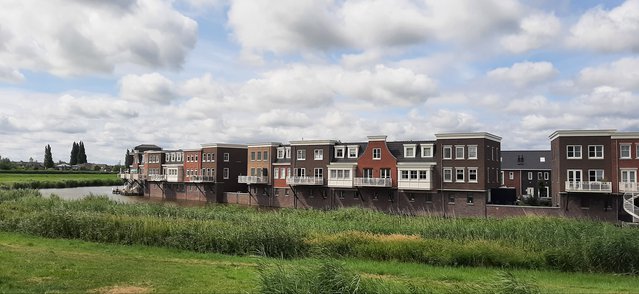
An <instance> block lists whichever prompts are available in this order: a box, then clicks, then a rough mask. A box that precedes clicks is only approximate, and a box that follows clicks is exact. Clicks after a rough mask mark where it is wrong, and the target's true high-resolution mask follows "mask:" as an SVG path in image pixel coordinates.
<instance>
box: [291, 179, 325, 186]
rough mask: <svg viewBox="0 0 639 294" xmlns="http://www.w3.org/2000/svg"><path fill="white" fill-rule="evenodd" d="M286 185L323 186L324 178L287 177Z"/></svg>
mask: <svg viewBox="0 0 639 294" xmlns="http://www.w3.org/2000/svg"><path fill="white" fill-rule="evenodd" d="M286 184H287V185H291V186H302V185H306V186H321V185H324V178H315V177H288V178H286Z"/></svg>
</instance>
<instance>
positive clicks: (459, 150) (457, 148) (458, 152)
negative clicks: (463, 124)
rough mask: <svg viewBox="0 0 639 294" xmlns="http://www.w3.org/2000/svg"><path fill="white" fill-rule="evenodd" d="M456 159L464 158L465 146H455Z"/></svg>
mask: <svg viewBox="0 0 639 294" xmlns="http://www.w3.org/2000/svg"><path fill="white" fill-rule="evenodd" d="M455 159H464V146H455Z"/></svg>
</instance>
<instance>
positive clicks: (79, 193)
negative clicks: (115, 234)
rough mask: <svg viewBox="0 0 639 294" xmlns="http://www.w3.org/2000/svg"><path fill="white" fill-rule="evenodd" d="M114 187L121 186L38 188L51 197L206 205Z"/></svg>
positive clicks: (45, 195) (43, 194) (44, 194)
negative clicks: (123, 192)
mask: <svg viewBox="0 0 639 294" xmlns="http://www.w3.org/2000/svg"><path fill="white" fill-rule="evenodd" d="M114 188H121V187H119V186H102V187H77V188H55V189H53V188H52V189H40V190H39V191H40V193H41V194H42V196H43V197H51V195H52V194H55V195H57V196H59V197H60V198H62V199H65V200H79V199H82V198H84V197H86V196H88V195H105V196H107V197H108V198H109V199H112V200H115V201H117V202H120V203H167V204H175V205H179V206H206V205H207V204H206V203H205V202H200V201H182V200H164V199H157V198H147V197H142V196H124V195H119V194H113V193H112V191H113V189H114Z"/></svg>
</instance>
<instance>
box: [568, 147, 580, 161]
mask: <svg viewBox="0 0 639 294" xmlns="http://www.w3.org/2000/svg"><path fill="white" fill-rule="evenodd" d="M566 149H567V158H568V159H581V145H568V146H567V147H566Z"/></svg>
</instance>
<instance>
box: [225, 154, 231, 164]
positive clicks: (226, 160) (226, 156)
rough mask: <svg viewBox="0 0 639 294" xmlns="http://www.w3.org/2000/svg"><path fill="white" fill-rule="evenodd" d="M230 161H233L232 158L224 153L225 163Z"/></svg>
mask: <svg viewBox="0 0 639 294" xmlns="http://www.w3.org/2000/svg"><path fill="white" fill-rule="evenodd" d="M229 160H231V157H230V156H229V154H228V153H224V162H229Z"/></svg>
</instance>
